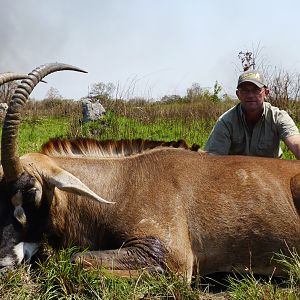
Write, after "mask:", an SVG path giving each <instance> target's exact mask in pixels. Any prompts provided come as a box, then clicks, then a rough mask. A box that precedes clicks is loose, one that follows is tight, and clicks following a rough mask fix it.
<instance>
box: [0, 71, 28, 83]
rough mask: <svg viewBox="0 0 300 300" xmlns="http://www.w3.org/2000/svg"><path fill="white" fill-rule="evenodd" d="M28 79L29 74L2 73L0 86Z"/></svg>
mask: <svg viewBox="0 0 300 300" xmlns="http://www.w3.org/2000/svg"><path fill="white" fill-rule="evenodd" d="M24 78H28V75H27V74H21V73H2V74H0V85H2V84H4V83H6V82H8V81H13V80H19V79H24Z"/></svg>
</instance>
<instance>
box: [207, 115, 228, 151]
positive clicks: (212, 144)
mask: <svg viewBox="0 0 300 300" xmlns="http://www.w3.org/2000/svg"><path fill="white" fill-rule="evenodd" d="M230 146H231V139H230V133H229V131H228V128H227V127H226V125H225V123H224V122H223V121H222V120H220V119H219V120H218V121H217V123H216V124H215V127H214V128H213V130H212V132H211V133H210V135H209V137H208V141H207V143H206V145H205V151H207V152H209V153H212V154H217V155H227V154H229V149H230Z"/></svg>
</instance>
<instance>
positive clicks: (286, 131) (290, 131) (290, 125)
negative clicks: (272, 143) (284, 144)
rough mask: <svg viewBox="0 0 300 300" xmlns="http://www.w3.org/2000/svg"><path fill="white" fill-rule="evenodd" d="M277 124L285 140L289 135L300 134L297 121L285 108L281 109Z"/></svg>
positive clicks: (281, 136)
mask: <svg viewBox="0 0 300 300" xmlns="http://www.w3.org/2000/svg"><path fill="white" fill-rule="evenodd" d="M277 124H278V131H279V135H280V138H281V139H282V140H285V139H286V138H287V137H289V136H292V135H296V134H299V129H298V127H297V126H296V124H295V122H294V121H293V119H292V118H291V117H290V116H289V114H288V113H287V112H286V111H284V110H280V111H279V113H278V119H277Z"/></svg>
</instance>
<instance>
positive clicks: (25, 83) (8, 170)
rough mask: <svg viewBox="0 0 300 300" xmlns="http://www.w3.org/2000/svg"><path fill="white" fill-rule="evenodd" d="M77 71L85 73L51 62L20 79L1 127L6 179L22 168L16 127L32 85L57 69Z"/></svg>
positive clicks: (73, 67)
mask: <svg viewBox="0 0 300 300" xmlns="http://www.w3.org/2000/svg"><path fill="white" fill-rule="evenodd" d="M64 70H70V71H77V72H83V73H87V72H86V71H84V70H82V69H79V68H77V67H75V66H71V65H67V64H62V63H51V64H45V65H41V66H39V67H37V68H36V69H34V70H33V71H32V72H31V73H29V74H28V76H27V79H24V80H22V82H21V83H20V85H19V86H18V88H17V89H16V90H15V92H14V95H13V96H12V100H11V101H10V104H9V107H8V110H7V113H6V116H5V119H4V124H3V129H2V140H1V164H2V168H3V173H4V177H5V179H6V181H8V182H9V181H14V180H16V179H18V178H19V176H20V175H21V174H22V173H23V171H24V169H23V167H22V165H21V162H20V158H19V156H18V146H17V137H18V128H19V125H20V122H21V110H22V108H23V106H24V105H25V103H26V102H27V99H28V97H29V95H30V93H31V92H32V91H33V89H34V87H35V86H36V85H37V84H38V83H39V82H40V81H41V80H42V79H43V78H44V77H45V76H47V75H48V74H50V73H53V72H57V71H64Z"/></svg>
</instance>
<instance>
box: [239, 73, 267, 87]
mask: <svg viewBox="0 0 300 300" xmlns="http://www.w3.org/2000/svg"><path fill="white" fill-rule="evenodd" d="M243 82H252V83H254V84H255V85H256V86H258V87H259V88H262V87H264V86H265V87H266V86H267V83H266V80H265V78H264V76H263V74H262V73H261V72H259V71H257V70H249V71H246V72H244V73H242V74H241V75H240V77H239V80H238V84H237V87H238V86H239V85H240V84H241V83H243Z"/></svg>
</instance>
